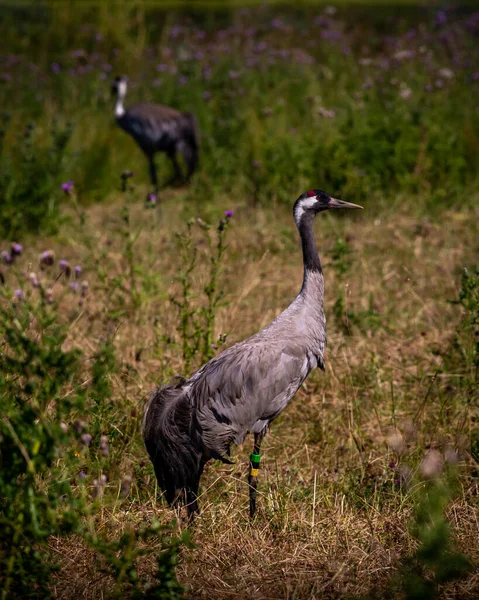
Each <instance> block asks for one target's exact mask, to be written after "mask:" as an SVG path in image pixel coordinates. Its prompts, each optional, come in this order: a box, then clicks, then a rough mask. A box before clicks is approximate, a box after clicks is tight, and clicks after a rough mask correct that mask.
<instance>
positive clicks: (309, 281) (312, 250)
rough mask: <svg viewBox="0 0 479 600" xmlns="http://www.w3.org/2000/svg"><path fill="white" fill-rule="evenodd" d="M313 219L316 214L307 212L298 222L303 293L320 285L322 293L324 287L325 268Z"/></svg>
mask: <svg viewBox="0 0 479 600" xmlns="http://www.w3.org/2000/svg"><path fill="white" fill-rule="evenodd" d="M313 221H314V215H313V214H311V213H305V214H304V215H303V216H302V218H301V220H300V222H299V224H298V230H299V235H300V236H301V245H302V248H303V265H304V277H303V286H302V288H301V292H302V293H308V292H309V291H311V292H313V293H314V290H313V289H311V288H316V287H317V286H318V285H319V286H320V287H321V293H322V289H323V285H322V282H323V269H322V267H321V261H320V260H319V254H318V248H317V246H316V239H315V237H314V228H313Z"/></svg>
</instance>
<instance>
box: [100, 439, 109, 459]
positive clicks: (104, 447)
mask: <svg viewBox="0 0 479 600" xmlns="http://www.w3.org/2000/svg"><path fill="white" fill-rule="evenodd" d="M100 450H101V453H102V456H108V455H109V454H110V448H109V446H108V437H107V436H106V435H102V436H101V437H100Z"/></svg>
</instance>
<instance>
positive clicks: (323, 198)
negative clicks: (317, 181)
mask: <svg viewBox="0 0 479 600" xmlns="http://www.w3.org/2000/svg"><path fill="white" fill-rule="evenodd" d="M331 208H362V206H359V204H352V202H345V201H344V200H339V199H338V198H333V197H332V196H330V195H329V194H327V193H326V192H323V191H322V190H309V191H307V192H304V194H301V196H300V197H299V198H298V199H297V200H296V202H295V203H294V209H293V214H294V220H295V221H296V224H297V225H298V226H299V223H300V221H301V219H302V218H303V217H304V216H305V215H307V214H308V215H311V216H314V215H315V214H317V213H318V212H322V211H323V210H329V209H331Z"/></svg>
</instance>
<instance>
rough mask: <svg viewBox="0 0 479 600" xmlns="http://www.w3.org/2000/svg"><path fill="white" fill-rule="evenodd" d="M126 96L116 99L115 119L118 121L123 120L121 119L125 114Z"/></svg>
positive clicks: (119, 96)
mask: <svg viewBox="0 0 479 600" xmlns="http://www.w3.org/2000/svg"><path fill="white" fill-rule="evenodd" d="M123 100H124V96H121V95H120V94H119V95H118V96H117V98H116V102H115V117H116V118H117V119H121V117H122V116H123V115H124V114H125V107H124V106H123Z"/></svg>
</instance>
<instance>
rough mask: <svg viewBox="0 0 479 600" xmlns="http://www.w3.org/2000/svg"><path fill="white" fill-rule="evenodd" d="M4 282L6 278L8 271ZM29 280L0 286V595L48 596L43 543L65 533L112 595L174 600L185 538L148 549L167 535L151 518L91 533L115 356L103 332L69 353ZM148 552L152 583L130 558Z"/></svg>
mask: <svg viewBox="0 0 479 600" xmlns="http://www.w3.org/2000/svg"><path fill="white" fill-rule="evenodd" d="M19 251H20V248H19V247H18V245H17V252H19ZM49 256H50V258H51V257H52V255H49ZM15 260H18V256H17V257H16V259H15ZM18 277H21V276H20V275H18ZM8 278H9V282H13V281H14V280H15V279H14V278H15V273H14V272H13V271H10V272H9V274H8ZM32 280H34V283H33V289H32V291H31V293H30V292H28V293H27V292H25V293H24V292H23V291H22V290H21V289H20V288H18V290H17V291H16V292H15V293H14V292H13V291H12V289H11V287H10V286H9V285H3V286H0V348H1V355H0V466H1V468H0V588H1V592H0V597H1V598H2V600H3V599H5V600H6V599H7V598H22V599H23V598H38V597H41V598H49V597H51V596H52V588H51V576H52V574H53V573H54V572H55V571H56V570H57V568H58V565H57V562H56V560H55V559H54V557H53V555H52V554H51V553H50V551H49V546H48V542H49V540H50V538H51V536H55V538H57V539H59V538H66V537H67V536H71V535H72V534H73V535H76V536H78V543H79V544H81V543H83V544H87V545H90V546H91V547H92V548H94V549H95V550H96V551H97V552H99V553H100V554H101V555H102V556H103V557H104V559H105V565H106V566H105V568H107V570H108V572H109V573H110V574H112V575H113V577H114V578H115V585H114V589H113V591H112V597H120V596H123V594H124V593H126V592H128V593H131V595H132V597H134V598H140V597H148V598H161V599H163V600H166V599H169V600H172V599H176V598H179V597H180V595H181V586H180V585H179V584H178V582H177V580H176V577H175V565H176V560H177V556H178V551H179V547H180V545H181V544H183V543H184V542H186V538H185V537H184V536H183V537H181V538H177V537H175V536H172V535H171V534H170V535H169V536H167V537H166V536H164V537H162V538H161V541H160V547H159V549H158V545H156V549H155V548H151V547H150V546H146V545H145V542H146V540H147V539H148V540H149V539H150V538H151V536H156V535H158V534H159V533H162V534H163V533H164V532H165V530H164V529H161V528H160V527H159V526H158V524H156V523H153V525H152V526H146V527H143V528H139V529H137V530H134V529H131V528H128V527H127V528H126V531H125V532H124V533H123V534H121V535H120V536H119V537H118V538H115V537H109V538H108V536H107V535H106V534H105V533H104V532H97V531H96V530H95V527H94V519H93V518H92V517H94V515H95V511H96V509H97V508H99V507H100V506H101V503H102V502H105V501H107V500H106V499H104V498H103V489H102V488H104V487H105V484H106V483H107V480H108V479H107V476H106V475H105V474H104V473H103V472H102V466H103V464H104V463H103V462H102V460H101V457H103V460H104V458H105V457H107V456H108V455H109V440H108V438H107V436H105V435H103V434H102V435H100V433H101V429H100V428H101V425H102V423H101V422H100V423H99V421H98V419H99V416H101V411H100V410H99V408H98V407H100V406H101V405H103V404H104V403H105V402H106V401H107V399H108V398H109V396H110V395H111V393H112V387H111V382H110V377H111V374H112V373H114V372H115V371H116V369H117V360H116V355H115V352H114V349H113V347H112V345H111V340H109V339H108V338H107V339H105V340H101V341H100V344H99V347H98V349H97V350H96V351H94V352H93V354H92V356H91V357H90V358H89V360H88V361H86V360H85V357H84V356H83V355H82V353H81V351H80V350H77V349H68V348H67V346H68V345H69V344H68V342H67V336H68V333H69V323H68V322H65V321H64V320H63V319H62V318H61V317H60V315H59V311H58V308H59V306H58V302H56V301H55V300H54V299H52V297H51V296H50V294H49V293H48V292H47V291H46V290H45V287H44V284H43V281H39V280H37V278H36V276H35V277H34V278H32ZM17 285H18V283H17ZM92 407H96V411H95V412H96V413H98V414H95V418H93V419H91V418H89V416H88V412H89V410H90V409H91V408H92ZM97 440H99V441H98V443H97ZM97 456H98V458H97ZM85 463H86V464H87V467H85ZM85 471H89V474H88V476H87V474H86V473H85ZM96 472H98V473H99V475H98V479H93V476H94V475H95V473H96ZM90 482H91V488H90V489H91V494H92V497H90V493H89V485H88V484H89V483H90ZM122 485H123V484H122ZM95 498H96V499H97V501H96V502H92V499H95ZM151 553H154V554H157V569H156V574H155V581H154V582H153V583H151V582H149V581H148V580H145V579H144V578H142V577H140V576H139V575H138V574H137V572H136V569H135V562H136V560H137V558H139V557H140V556H144V555H146V554H151ZM145 594H146V596H145Z"/></svg>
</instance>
